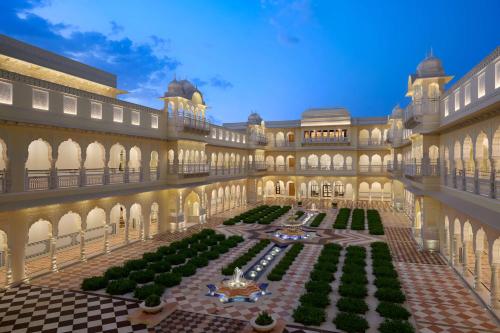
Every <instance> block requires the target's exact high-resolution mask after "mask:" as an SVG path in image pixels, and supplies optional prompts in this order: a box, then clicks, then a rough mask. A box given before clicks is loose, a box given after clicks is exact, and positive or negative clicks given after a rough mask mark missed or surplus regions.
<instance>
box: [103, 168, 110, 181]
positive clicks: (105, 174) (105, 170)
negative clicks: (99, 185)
mask: <svg viewBox="0 0 500 333" xmlns="http://www.w3.org/2000/svg"><path fill="white" fill-rule="evenodd" d="M103 180H104V185H106V184H109V167H108V166H107V165H106V166H104V179H103Z"/></svg>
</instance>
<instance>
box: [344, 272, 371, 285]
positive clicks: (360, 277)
mask: <svg viewBox="0 0 500 333" xmlns="http://www.w3.org/2000/svg"><path fill="white" fill-rule="evenodd" d="M340 280H341V281H342V283H345V284H351V283H355V284H363V285H364V284H367V283H368V279H367V278H366V275H365V274H345V273H344V274H343V275H342V277H341V278H340Z"/></svg>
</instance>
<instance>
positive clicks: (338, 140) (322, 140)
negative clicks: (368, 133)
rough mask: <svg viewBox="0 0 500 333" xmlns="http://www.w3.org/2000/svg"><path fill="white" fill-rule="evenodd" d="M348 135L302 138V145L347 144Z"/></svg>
mask: <svg viewBox="0 0 500 333" xmlns="http://www.w3.org/2000/svg"><path fill="white" fill-rule="evenodd" d="M349 142H350V140H349V137H329V136H318V137H315V138H302V144H303V145H316V144H349Z"/></svg>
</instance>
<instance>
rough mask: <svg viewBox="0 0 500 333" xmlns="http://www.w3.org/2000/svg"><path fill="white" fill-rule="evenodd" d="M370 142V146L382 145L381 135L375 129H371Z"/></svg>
mask: <svg viewBox="0 0 500 333" xmlns="http://www.w3.org/2000/svg"><path fill="white" fill-rule="evenodd" d="M371 142H372V144H381V143H382V133H381V132H380V130H379V129H378V128H376V127H375V128H374V129H372V135H371Z"/></svg>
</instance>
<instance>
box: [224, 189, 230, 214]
mask: <svg viewBox="0 0 500 333" xmlns="http://www.w3.org/2000/svg"><path fill="white" fill-rule="evenodd" d="M230 202H231V190H230V189H229V186H226V187H225V188H224V210H229V207H230Z"/></svg>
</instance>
